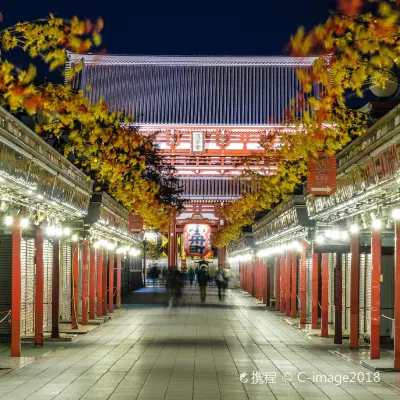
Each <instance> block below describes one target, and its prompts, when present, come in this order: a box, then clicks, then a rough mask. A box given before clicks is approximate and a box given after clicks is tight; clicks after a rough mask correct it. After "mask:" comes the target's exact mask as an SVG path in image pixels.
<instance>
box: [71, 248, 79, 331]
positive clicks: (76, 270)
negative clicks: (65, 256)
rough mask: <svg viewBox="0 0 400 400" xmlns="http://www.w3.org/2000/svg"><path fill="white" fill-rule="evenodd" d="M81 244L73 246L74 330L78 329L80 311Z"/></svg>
mask: <svg viewBox="0 0 400 400" xmlns="http://www.w3.org/2000/svg"><path fill="white" fill-rule="evenodd" d="M78 307H79V244H78V242H75V243H74V245H73V246H72V329H78V327H79V326H78V310H79V308H78Z"/></svg>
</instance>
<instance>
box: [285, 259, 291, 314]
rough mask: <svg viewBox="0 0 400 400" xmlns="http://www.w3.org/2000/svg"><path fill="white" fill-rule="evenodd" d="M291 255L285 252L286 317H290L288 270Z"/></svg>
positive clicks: (289, 268)
mask: <svg viewBox="0 0 400 400" xmlns="http://www.w3.org/2000/svg"><path fill="white" fill-rule="evenodd" d="M291 259H292V257H291V254H290V252H286V266H285V268H286V269H285V272H286V279H285V281H286V316H287V317H289V316H290V306H291V304H290V270H291Z"/></svg>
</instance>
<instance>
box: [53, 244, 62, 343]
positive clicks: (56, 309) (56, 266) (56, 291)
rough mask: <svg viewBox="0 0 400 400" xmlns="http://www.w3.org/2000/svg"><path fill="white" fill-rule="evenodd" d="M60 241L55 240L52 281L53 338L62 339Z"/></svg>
mask: <svg viewBox="0 0 400 400" xmlns="http://www.w3.org/2000/svg"><path fill="white" fill-rule="evenodd" d="M59 320H60V239H59V238H54V239H53V275H52V280H51V337H52V338H54V339H57V338H59V337H60V326H59Z"/></svg>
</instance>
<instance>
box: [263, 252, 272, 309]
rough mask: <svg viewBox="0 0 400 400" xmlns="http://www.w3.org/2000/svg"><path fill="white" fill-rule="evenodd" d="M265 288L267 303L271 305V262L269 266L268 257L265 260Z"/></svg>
mask: <svg viewBox="0 0 400 400" xmlns="http://www.w3.org/2000/svg"><path fill="white" fill-rule="evenodd" d="M264 274H265V281H264V282H265V289H264V293H265V298H266V301H265V304H266V305H267V306H270V305H271V263H269V266H268V259H266V260H265V272H264Z"/></svg>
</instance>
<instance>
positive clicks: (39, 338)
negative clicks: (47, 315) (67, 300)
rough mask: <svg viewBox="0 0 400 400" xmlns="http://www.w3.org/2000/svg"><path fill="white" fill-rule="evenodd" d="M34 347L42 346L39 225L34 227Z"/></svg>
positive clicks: (42, 284)
mask: <svg viewBox="0 0 400 400" xmlns="http://www.w3.org/2000/svg"><path fill="white" fill-rule="evenodd" d="M35 231H36V232H35V233H36V236H35V252H36V253H35V265H36V274H35V347H43V298H44V292H43V290H44V262H43V231H42V228H41V226H40V225H36V229H35Z"/></svg>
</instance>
